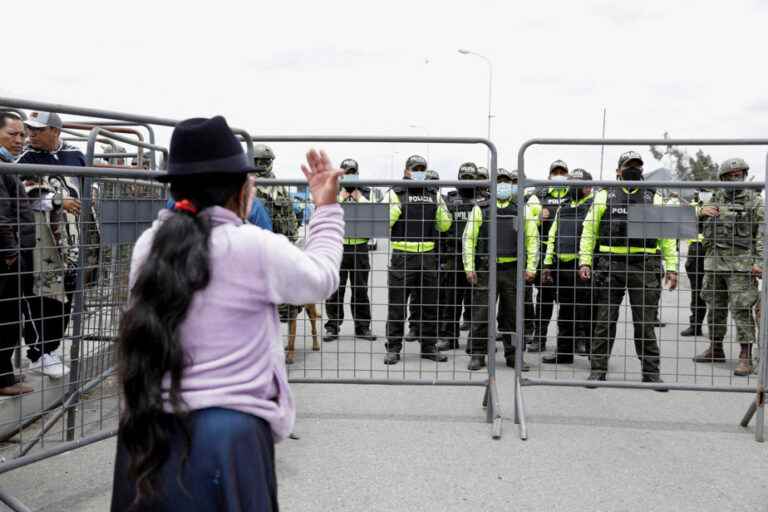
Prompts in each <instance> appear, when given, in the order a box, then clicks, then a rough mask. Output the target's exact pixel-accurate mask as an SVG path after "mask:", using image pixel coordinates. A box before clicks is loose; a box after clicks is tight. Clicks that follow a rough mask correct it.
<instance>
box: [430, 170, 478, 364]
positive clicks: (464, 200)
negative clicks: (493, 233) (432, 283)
mask: <svg viewBox="0 0 768 512" xmlns="http://www.w3.org/2000/svg"><path fill="white" fill-rule="evenodd" d="M477 175H478V173H477V166H476V165H475V164H474V163H472V162H465V163H463V164H461V166H460V167H459V180H461V181H473V180H476V179H477ZM476 191H477V189H475V188H463V187H459V188H458V189H457V190H452V191H451V192H448V194H446V196H445V197H444V200H445V204H446V205H447V207H448V211H449V212H451V215H452V218H453V224H452V225H451V229H450V230H449V231H447V232H446V233H443V234H442V236H441V237H440V271H441V274H440V309H439V318H440V325H439V328H438V337H439V338H440V341H438V343H437V348H438V350H453V349H455V348H458V347H459V334H460V324H459V321H460V320H461V311H462V306H463V307H464V308H465V310H469V311H470V313H469V314H470V315H471V305H472V285H471V284H470V283H469V281H467V276H466V274H465V273H464V265H463V263H462V261H461V252H462V242H461V237H462V235H463V234H464V228H465V227H466V225H467V219H468V218H469V214H470V212H471V211H472V209H473V208H474V207H475V196H476Z"/></svg>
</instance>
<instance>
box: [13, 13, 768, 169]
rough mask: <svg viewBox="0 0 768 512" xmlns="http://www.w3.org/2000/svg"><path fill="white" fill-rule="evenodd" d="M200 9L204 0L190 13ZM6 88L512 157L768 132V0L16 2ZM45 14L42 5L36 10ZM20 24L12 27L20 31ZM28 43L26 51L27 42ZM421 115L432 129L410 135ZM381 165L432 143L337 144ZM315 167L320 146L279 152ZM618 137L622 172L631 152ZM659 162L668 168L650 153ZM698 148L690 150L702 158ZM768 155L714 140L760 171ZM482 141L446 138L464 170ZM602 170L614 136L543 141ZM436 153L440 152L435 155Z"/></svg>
mask: <svg viewBox="0 0 768 512" xmlns="http://www.w3.org/2000/svg"><path fill="white" fill-rule="evenodd" d="M193 4H194V5H193ZM2 9H3V11H2V17H3V19H4V20H5V22H4V24H3V31H4V33H3V36H4V37H3V40H4V47H5V50H6V51H5V52H4V57H5V63H4V66H3V72H2V77H3V78H2V80H0V95H3V96H16V97H21V98H25V99H39V100H42V101H52V102H57V103H65V104H73V105H82V106H90V107H101V108H105V109H110V110H122V111H131V112H137V113H144V114H151V115H159V116H166V117H176V118H183V117H189V116H196V115H213V114H219V113H220V114H223V115H225V116H226V117H227V119H228V120H229V122H230V124H231V125H233V126H240V127H242V128H245V129H246V130H249V131H250V132H251V133H252V134H255V135H258V134H289V135H290V134H344V135H355V134H358V135H359V134H369V135H412V136H420V135H425V134H429V135H432V136H485V135H486V130H487V125H486V122H487V112H488V69H487V65H486V63H485V62H484V61H483V60H481V59H480V58H477V57H474V56H467V55H460V54H459V53H458V52H457V49H458V48H467V49H470V50H472V51H475V52H477V53H480V54H483V55H485V56H487V57H488V58H489V59H490V60H491V61H492V62H493V71H494V77H493V114H494V116H495V117H494V119H493V125H492V134H491V139H492V140H493V141H494V142H495V143H496V144H497V146H498V148H499V151H500V164H501V165H502V166H504V167H508V168H515V167H516V166H517V165H516V161H517V156H516V155H517V148H518V147H519V145H520V144H521V142H522V141H524V140H526V139H530V138H534V137H599V136H600V131H601V122H602V109H603V107H605V108H607V113H608V114H607V135H608V136H609V137H660V136H661V135H662V134H663V133H664V132H665V131H668V132H669V133H670V134H671V135H672V136H673V137H704V138H708V137H724V138H734V137H752V138H758V137H768V80H767V78H768V71H766V48H768V42H766V27H768V2H766V1H765V0H730V1H728V2H723V1H698V2H693V1H674V0H645V1H635V2H627V1H621V2H619V1H616V0H614V1H612V2H611V1H603V0H592V1H581V2H580V1H573V0H563V1H551V2H546V1H539V2H511V1H474V2H472V1H462V2H451V1H445V0H444V1H429V2H427V1H421V2H417V1H413V0H411V1H408V2H406V1H399V0H390V1H387V2H361V1H360V2H345V1H334V0H326V1H322V2H316V1H304V2H291V1H285V0H284V1H282V2H268V1H260V2H235V1H230V0H218V1H215V2H210V1H209V2H161V1H157V0H155V1H151V2H150V1H144V0H132V1H131V2H130V3H115V2H84V1H76V0H70V1H68V2H61V1H48V0H42V1H38V2H35V3H34V5H31V4H29V3H26V2H3V5H2ZM30 9H34V11H35V12H34V15H33V14H32V13H30V12H29V11H30ZM9 32H10V33H9ZM14 52H16V53H14ZM411 125H415V126H418V128H411V127H410V126H411ZM328 148H329V150H330V153H331V156H332V157H333V158H334V160H336V161H337V162H340V161H341V160H342V159H343V158H345V157H354V158H357V159H358V161H359V162H360V167H361V172H362V173H363V174H364V175H368V176H380V177H395V176H400V173H401V171H402V167H403V162H404V160H405V158H406V157H407V156H408V155H410V154H412V153H421V154H425V153H426V151H427V148H426V147H425V146H424V145H423V144H418V145H406V144H398V145H393V144H381V145H369V144H356V145H353V144H346V145H329V146H328ZM274 149H275V151H276V153H277V155H278V160H277V161H276V170H277V171H278V174H279V175H280V176H283V177H298V176H299V175H300V173H299V170H298V165H299V162H300V160H301V156H302V154H303V152H304V150H305V149H306V147H305V145H295V144H294V145H286V144H275V145H274ZM624 149H627V148H606V153H605V169H606V177H609V176H612V174H613V169H614V168H615V166H616V158H617V156H618V154H619V153H620V152H621V151H622V150H624ZM636 149H639V150H641V151H643V153H644V154H645V155H647V157H648V159H647V160H646V168H653V167H655V164H654V163H653V162H652V160H651V157H650V153H649V152H648V151H647V148H644V147H641V148H636ZM696 149H697V148H689V150H690V151H691V152H695V150H696ZM765 151H766V148H764V147H763V148H760V149H744V148H724V149H719V148H713V149H711V150H710V152H711V153H712V154H713V156H715V157H716V159H717V160H718V161H719V160H722V159H724V158H727V157H729V156H735V155H740V156H743V157H744V158H746V159H747V161H748V162H749V163H750V165H751V166H752V169H753V172H755V173H758V172H759V173H763V172H764V169H765ZM485 155H486V154H485V151H484V149H483V148H482V147H480V146H469V147H456V146H438V145H435V144H433V145H431V146H430V147H429V158H430V167H432V168H434V169H436V170H438V171H439V172H440V173H441V175H442V176H443V177H446V178H455V177H456V172H457V170H458V166H459V164H460V163H461V162H462V161H465V160H474V161H477V162H478V163H484V162H485ZM530 155H531V156H530V159H529V160H527V162H528V163H527V170H528V174H529V175H533V176H536V177H543V176H545V174H546V171H547V169H548V164H549V162H551V161H552V160H554V159H556V158H563V159H565V160H566V161H567V162H568V163H569V164H570V165H571V168H574V167H585V168H586V169H588V170H589V171H592V172H593V174H595V175H596V176H597V174H598V173H599V167H600V148H589V149H584V148H578V149H568V148H551V147H550V148H544V149H538V150H533V151H531V152H530ZM425 156H426V155H425Z"/></svg>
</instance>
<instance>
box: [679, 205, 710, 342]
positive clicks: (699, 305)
mask: <svg viewBox="0 0 768 512" xmlns="http://www.w3.org/2000/svg"><path fill="white" fill-rule="evenodd" d="M711 196H712V193H711V192H707V191H703V190H701V191H698V192H697V193H696V195H695V196H694V198H693V200H692V201H691V202H690V203H689V204H690V206H693V207H694V208H696V210H697V211H701V207H702V205H703V201H702V197H706V198H707V202H709V201H710V199H711ZM698 225H699V233H698V236H697V237H696V238H694V239H692V240H688V255H687V256H686V258H685V274H686V275H687V276H688V281H689V282H690V283H691V315H690V317H689V318H688V322H689V325H688V328H687V329H686V330H684V331H683V332H681V333H680V336H703V335H704V332H703V330H702V325H703V324H704V318H705V317H706V314H707V305H706V303H705V302H704V298H703V297H702V296H701V289H702V287H703V285H704V244H703V242H704V234H703V233H702V229H703V227H704V223H703V219H702V218H699V222H698Z"/></svg>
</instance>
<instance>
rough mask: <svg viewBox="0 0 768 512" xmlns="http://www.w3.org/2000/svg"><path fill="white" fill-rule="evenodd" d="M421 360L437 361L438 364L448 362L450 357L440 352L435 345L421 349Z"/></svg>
mask: <svg viewBox="0 0 768 512" xmlns="http://www.w3.org/2000/svg"><path fill="white" fill-rule="evenodd" d="M421 358H422V359H429V360H430V361H435V362H436V363H444V362H446V361H447V360H448V356H447V355H445V354H443V353H441V352H439V351H438V350H437V347H435V346H434V345H432V346H429V347H421Z"/></svg>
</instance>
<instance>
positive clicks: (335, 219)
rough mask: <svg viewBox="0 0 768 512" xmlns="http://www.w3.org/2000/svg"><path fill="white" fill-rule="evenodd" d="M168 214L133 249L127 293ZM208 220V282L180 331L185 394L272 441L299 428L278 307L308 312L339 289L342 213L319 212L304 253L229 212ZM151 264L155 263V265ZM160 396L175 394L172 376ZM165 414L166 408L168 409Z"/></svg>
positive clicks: (335, 209) (336, 209) (331, 208)
mask: <svg viewBox="0 0 768 512" xmlns="http://www.w3.org/2000/svg"><path fill="white" fill-rule="evenodd" d="M169 215H172V213H171V212H170V211H168V210H162V211H161V212H160V214H159V215H158V219H157V220H156V221H155V222H154V224H153V225H152V227H151V228H149V229H148V230H147V231H145V232H144V233H143V234H142V235H141V237H139V240H138V241H137V242H136V246H135V247H134V250H133V256H132V259H131V272H130V285H131V286H133V283H134V282H135V280H136V277H137V275H138V273H139V271H140V269H141V266H142V265H143V264H144V263H145V262H146V258H147V255H148V254H149V250H150V247H151V245H152V238H153V235H154V233H155V230H156V229H157V227H158V226H159V225H160V223H162V222H163V220H164V219H167V218H168V216H169ZM201 215H210V216H211V220H212V222H213V225H214V226H215V227H214V228H213V231H212V234H211V271H212V273H211V282H210V284H209V285H208V287H207V288H206V289H205V290H202V291H200V292H198V293H197V294H196V295H195V297H194V298H193V299H192V304H191V306H190V308H189V311H188V312H187V316H186V319H185V320H184V321H183V323H182V324H181V326H180V331H179V333H180V336H181V342H182V345H183V346H184V350H185V352H186V355H187V358H188V359H189V361H190V362H189V364H188V365H187V366H186V367H185V368H184V374H183V377H182V381H181V394H182V398H183V399H184V401H185V402H186V404H187V406H188V408H189V410H195V409H203V408H206V407H224V408H228V409H235V410H238V411H242V412H245V413H248V414H253V415H255V416H259V417H261V418H264V419H265V420H267V421H268V422H269V423H270V425H271V427H272V432H273V434H274V436H275V439H276V440H278V441H279V440H282V439H283V438H285V437H286V436H287V435H288V434H289V433H290V432H291V429H292V428H293V423H294V419H295V416H296V409H295V405H294V402H293V397H292V396H291V391H290V388H289V387H288V379H287V375H286V371H285V362H284V361H285V358H284V354H283V348H282V342H280V321H279V318H278V315H277V308H276V304H284V303H288V304H310V303H315V302H320V301H322V300H324V299H326V298H328V297H329V296H330V295H331V294H332V293H333V292H334V291H335V290H336V288H337V287H338V285H339V266H340V265H341V257H342V236H343V234H344V214H343V211H342V209H341V206H339V205H328V206H322V207H320V208H318V209H317V211H315V213H314V215H313V217H312V221H311V222H310V223H309V234H308V236H307V240H306V243H305V247H304V250H301V249H298V248H297V247H295V246H294V245H293V244H291V243H290V242H289V241H288V239H287V238H285V237H284V236H281V235H275V234H273V233H271V232H269V231H265V230H263V229H261V228H258V227H256V226H252V225H247V224H246V225H244V224H243V222H242V221H241V220H240V219H239V218H238V217H237V216H236V215H235V214H234V213H232V212H231V211H230V210H227V209H225V208H220V207H213V208H209V209H207V210H205V211H204V212H202V213H201ZM150 264H151V262H150ZM163 388H164V389H165V390H167V389H169V388H170V377H169V376H168V375H166V377H165V379H164V380H163ZM166 406H167V409H168V410H170V407H169V406H168V405H167V404H166Z"/></svg>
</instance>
